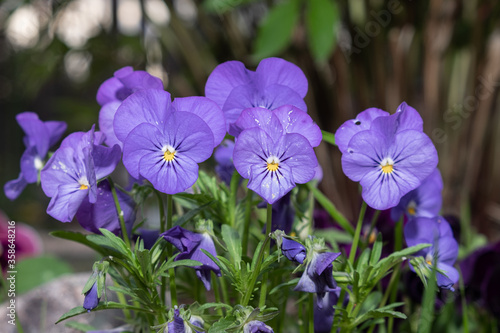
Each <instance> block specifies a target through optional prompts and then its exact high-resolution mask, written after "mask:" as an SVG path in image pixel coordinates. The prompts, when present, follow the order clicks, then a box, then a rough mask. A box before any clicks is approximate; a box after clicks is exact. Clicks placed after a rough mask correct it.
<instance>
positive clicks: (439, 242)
mask: <svg viewBox="0 0 500 333" xmlns="http://www.w3.org/2000/svg"><path fill="white" fill-rule="evenodd" d="M404 235H405V240H406V244H407V245H408V246H415V245H418V244H425V243H428V244H432V245H431V246H430V247H428V248H425V249H423V250H421V251H419V252H417V253H415V254H414V256H422V257H424V258H425V261H426V263H427V265H429V266H433V265H435V266H436V267H437V269H439V270H442V271H443V272H444V273H445V274H446V275H443V274H441V273H439V272H437V284H438V286H439V287H441V288H444V289H450V290H452V291H453V290H454V289H453V285H454V284H455V283H457V281H458V277H459V276H458V271H457V270H456V269H455V268H454V267H453V264H454V263H455V260H456V259H457V256H458V243H457V241H456V240H455V238H453V232H452V231H451V227H450V225H449V224H448V222H447V221H446V220H445V219H444V218H442V217H440V216H437V217H434V218H426V217H417V218H413V219H411V220H410V221H409V222H408V223H407V224H406V226H405V228H404ZM410 268H411V269H412V270H413V271H414V268H413V266H411V265H410Z"/></svg>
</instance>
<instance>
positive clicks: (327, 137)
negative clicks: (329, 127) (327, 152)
mask: <svg viewBox="0 0 500 333" xmlns="http://www.w3.org/2000/svg"><path fill="white" fill-rule="evenodd" d="M321 134H323V141H325V142H328V143H329V144H331V145H334V146H336V145H337V144H336V143H335V134H333V133H330V132H327V131H323V130H321Z"/></svg>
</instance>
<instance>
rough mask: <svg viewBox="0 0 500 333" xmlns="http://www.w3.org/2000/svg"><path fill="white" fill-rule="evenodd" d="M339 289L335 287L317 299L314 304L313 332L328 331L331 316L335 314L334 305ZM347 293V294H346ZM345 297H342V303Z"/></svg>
mask: <svg viewBox="0 0 500 333" xmlns="http://www.w3.org/2000/svg"><path fill="white" fill-rule="evenodd" d="M340 291H341V289H340V288H339V287H337V288H335V290H333V291H329V292H327V293H326V295H325V296H324V297H323V298H322V299H318V300H317V301H316V302H315V304H314V333H330V332H331V330H332V325H333V316H334V315H335V309H334V308H333V307H334V306H336V305H337V302H338V300H339V297H340ZM346 295H347V294H346ZM346 300H347V297H346V298H345V299H344V303H345V301H346Z"/></svg>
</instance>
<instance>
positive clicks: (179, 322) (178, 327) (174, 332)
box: [165, 308, 186, 333]
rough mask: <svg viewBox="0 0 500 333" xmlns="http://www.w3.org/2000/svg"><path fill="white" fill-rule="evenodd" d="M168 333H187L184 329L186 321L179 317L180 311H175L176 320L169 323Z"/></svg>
mask: <svg viewBox="0 0 500 333" xmlns="http://www.w3.org/2000/svg"><path fill="white" fill-rule="evenodd" d="M165 332H168V333H185V332H186V328H185V327H184V319H183V318H182V317H181V316H180V315H179V309H177V308H176V309H175V310H174V318H173V319H172V320H171V321H169V322H168V325H167V330H166V331H165Z"/></svg>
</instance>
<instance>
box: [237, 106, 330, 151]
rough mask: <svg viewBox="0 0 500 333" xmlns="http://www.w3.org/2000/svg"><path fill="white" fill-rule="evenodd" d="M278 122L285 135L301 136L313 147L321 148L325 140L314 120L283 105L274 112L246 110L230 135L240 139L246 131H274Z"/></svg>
mask: <svg viewBox="0 0 500 333" xmlns="http://www.w3.org/2000/svg"><path fill="white" fill-rule="evenodd" d="M276 121H278V122H280V123H281V125H282V127H283V132H284V133H298V134H301V135H302V136H304V137H305V138H306V139H307V140H308V141H309V143H310V144H311V146H312V147H317V146H319V144H320V143H321V140H322V139H323V136H322V134H321V130H320V128H319V127H318V125H316V124H315V123H314V121H313V120H312V118H311V117H310V116H309V115H308V114H307V113H306V112H304V111H302V110H300V109H298V108H296V107H294V106H292V105H283V106H281V107H279V108H277V109H275V110H273V111H271V110H268V109H265V108H261V107H255V108H249V109H245V110H243V112H242V113H241V115H240V116H239V118H238V120H237V121H236V122H235V123H233V124H231V125H230V128H229V134H231V135H233V136H234V137H238V136H239V135H240V133H241V132H242V131H244V130H245V129H249V128H254V127H260V128H262V129H264V131H266V132H267V131H268V130H273V126H275V123H276Z"/></svg>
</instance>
